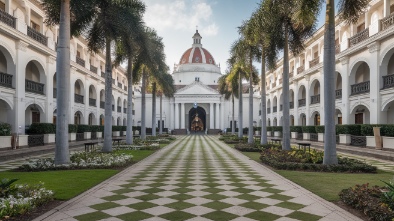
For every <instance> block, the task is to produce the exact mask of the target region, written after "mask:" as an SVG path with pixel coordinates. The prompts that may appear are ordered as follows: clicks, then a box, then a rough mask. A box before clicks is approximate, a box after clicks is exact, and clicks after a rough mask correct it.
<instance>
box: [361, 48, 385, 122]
mask: <svg viewBox="0 0 394 221" xmlns="http://www.w3.org/2000/svg"><path fill="white" fill-rule="evenodd" d="M368 49H369V53H370V65H371V66H370V67H369V68H370V70H371V71H370V105H371V106H370V107H371V109H370V110H369V115H370V120H369V121H368V120H365V123H370V124H383V123H385V121H381V115H382V112H381V111H380V103H381V101H380V100H381V96H380V75H379V74H375V73H379V50H380V43H378V42H374V43H372V44H370V45H368ZM371 73H373V74H371ZM364 116H365V115H364Z"/></svg>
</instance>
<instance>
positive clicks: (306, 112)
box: [305, 76, 313, 126]
mask: <svg viewBox="0 0 394 221" xmlns="http://www.w3.org/2000/svg"><path fill="white" fill-rule="evenodd" d="M305 80H306V90H305V92H306V97H305V103H306V105H305V118H306V126H310V125H313V124H311V120H310V115H309V107H310V106H311V93H310V84H309V76H307V77H305Z"/></svg>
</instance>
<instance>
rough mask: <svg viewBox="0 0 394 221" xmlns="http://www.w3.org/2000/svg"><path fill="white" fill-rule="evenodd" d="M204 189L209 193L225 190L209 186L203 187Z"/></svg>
mask: <svg viewBox="0 0 394 221" xmlns="http://www.w3.org/2000/svg"><path fill="white" fill-rule="evenodd" d="M203 191H204V192H208V193H220V192H223V189H218V188H214V187H209V188H206V189H203Z"/></svg>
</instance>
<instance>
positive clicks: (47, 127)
mask: <svg viewBox="0 0 394 221" xmlns="http://www.w3.org/2000/svg"><path fill="white" fill-rule="evenodd" d="M27 133H28V134H55V133H56V125H55V124H52V123H32V124H31V125H30V127H29V129H28V131H27Z"/></svg>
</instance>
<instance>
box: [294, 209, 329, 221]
mask: <svg viewBox="0 0 394 221" xmlns="http://www.w3.org/2000/svg"><path fill="white" fill-rule="evenodd" d="M286 217H289V218H293V219H298V220H308V221H315V220H316V221H317V220H319V219H321V218H322V217H320V216H317V215H313V214H310V213H303V212H299V211H295V212H293V213H290V214H289V215H287V216H286Z"/></svg>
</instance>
